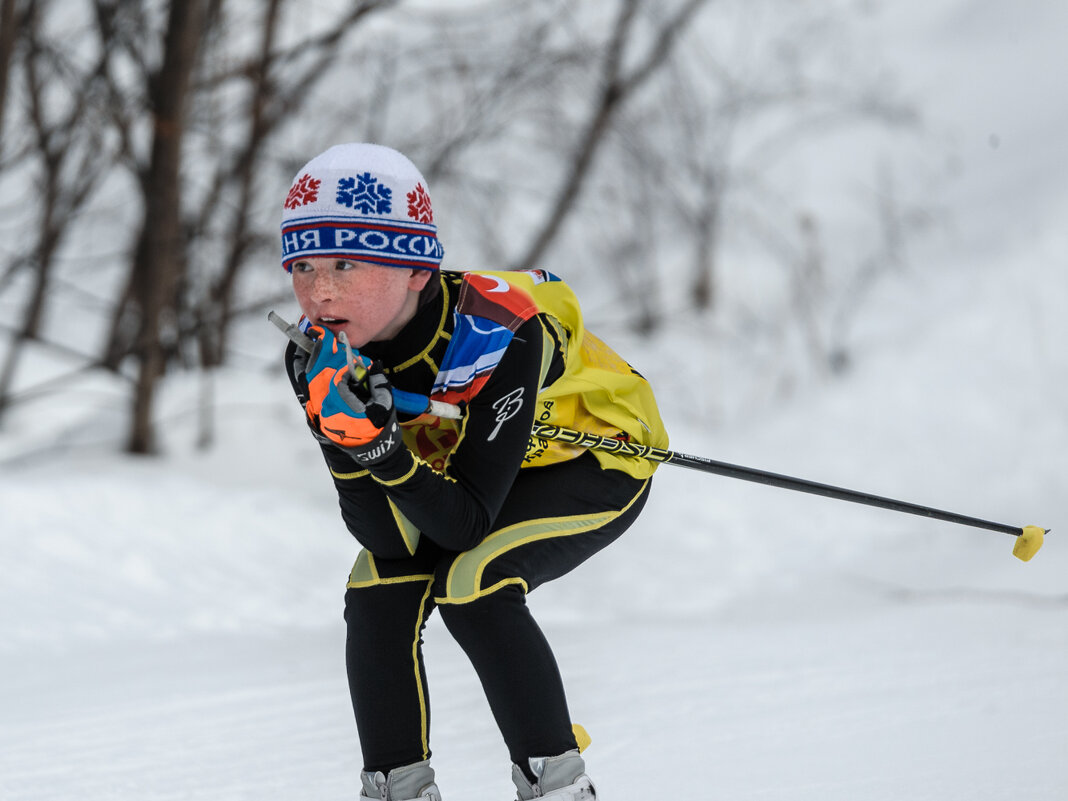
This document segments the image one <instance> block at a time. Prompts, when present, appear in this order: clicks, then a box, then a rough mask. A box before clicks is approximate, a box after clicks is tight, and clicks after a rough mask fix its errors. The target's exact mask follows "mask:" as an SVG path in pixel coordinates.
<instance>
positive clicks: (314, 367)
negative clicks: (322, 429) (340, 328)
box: [293, 325, 347, 429]
mask: <svg viewBox="0 0 1068 801" xmlns="http://www.w3.org/2000/svg"><path fill="white" fill-rule="evenodd" d="M307 334H308V336H310V337H312V338H314V339H315V344H314V345H312V349H311V353H309V354H307V356H305V355H304V354H303V352H301V351H298V352H297V356H296V358H295V359H294V360H293V369H294V370H302V371H303V373H304V381H305V383H306V384H307V387H308V392H307V398H308V401H307V403H306V404H305V406H304V410H305V411H306V412H307V413H308V419H309V420H310V421H311V422H312V423H314V428H316V429H318V427H319V425H318V424H319V410H320V406H321V404H322V399H323V398H324V397H326V393H327V390H328V389H329V386H328V385H329V383H330V382H331V381H332V380H333V378H334V374H335V373H336V372H337V371H338V370H341V369H344V368H345V367H346V366H347V361H346V357H345V349H344V348H343V347H342V346H341V343H340V342H338V341H337V338H336V337H335V336H334V332H333V331H331V330H330V329H329V328H323V327H321V326H318V325H313V326H311V327H310V328H309V329H308V330H307Z"/></svg>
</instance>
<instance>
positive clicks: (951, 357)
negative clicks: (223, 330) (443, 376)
mask: <svg viewBox="0 0 1068 801" xmlns="http://www.w3.org/2000/svg"><path fill="white" fill-rule="evenodd" d="M895 5H897V4H895ZM900 5H901V6H905V5H907V6H908V9H904V8H901V7H897V8H894V9H889V10H887V11H886V13H885V14H884V15H883V16H882V17H881V19H882V22H881V23H880V24H881V25H882V26H883V27H882V28H880V29H879V36H880V37H881V39H880V41H881V43H882V47H883V50H884V54H886V55H887V56H889V57H890V58H892V59H894V60H895V61H896V64H895V66H896V67H897V68H898V69H900V70H901V71H902V74H903V76H904V79H905V80H906V81H908V82H910V83H912V84H913V85H914V86H915V87H916V88H922V89H923V91H924V92H925V93H926V94H927V101H928V102H929V104H930V107H931V108H932V109H933V111H934V112H937V113H936V114H934V116H935V118H936V119H938V120H941V121H942V123H943V124H944V125H945V128H946V130H952V131H954V132H955V135H956V136H958V137H959V138H960V150H959V152H960V154H961V156H960V158H961V163H962V166H961V172H960V175H959V179H958V181H957V182H956V183H955V184H954V186H953V187H952V189H951V192H952V195H951V197H950V199H949V202H950V204H951V206H952V208H953V209H954V220H955V226H954V229H953V231H952V232H951V234H947V235H945V236H942V237H940V238H937V239H935V240H932V241H929V242H928V243H927V244H926V245H925V249H923V250H917V251H915V252H913V253H912V254H911V258H912V261H913V262H915V263H918V264H922V263H924V262H927V263H936V262H937V263H938V264H940V265H942V266H943V269H940V270H938V271H932V272H931V273H930V274H923V273H922V272H920V271H917V272H913V273H910V274H909V275H906V276H903V277H901V278H900V279H899V280H897V281H895V282H890V283H888V284H887V285H886V286H884V287H883V288H882V289H881V290H880V293H881V294H880V296H879V299H878V303H877V304H873V306H872V308H871V311H870V312H869V319H867V320H866V321H865V323H864V328H863V330H862V331H860V334H859V339H858V342H859V343H860V352H859V353H858V354H857V358H856V365H857V366H856V368H855V369H854V370H852V371H851V372H850V373H848V374H847V375H845V376H843V377H841V378H839V379H835V380H834V381H831V382H827V383H824V384H815V383H814V384H812V385H804V386H800V387H798V388H797V389H796V391H795V393H794V396H793V397H792V399H791V401H790V403H789V404H788V405H784V406H783V407H782V408H780V409H777V410H776V411H775V412H774V413H767V412H763V411H761V412H760V413H754V414H752V415H749V416H745V417H742V418H740V419H738V420H737V421H735V422H734V423H733V424H732V425H731V426H730V427H728V428H721V429H709V428H707V427H705V426H702V425H700V424H699V421H696V420H693V419H692V418H691V417H690V415H688V414H687V413H686V409H687V404H688V403H689V399H688V398H687V397H686V392H692V391H695V390H696V389H698V388H695V387H690V388H688V389H687V390H686V391H683V390H681V389H680V388H676V387H673V386H671V385H670V384H669V383H668V378H667V375H666V373H665V374H664V375H663V376H662V377H658V373H659V372H660V371H661V370H665V371H666V369H667V366H669V365H670V363H671V356H670V353H661V352H658V351H657V350H656V349H654V348H652V347H649V346H643V345H641V344H639V343H629V344H627V343H625V342H618V343H614V344H618V345H619V346H620V348H621V349H622V350H624V351H625V352H626V353H627V354H628V356H632V358H633V361H634V362H635V364H636V365H637V366H638V367H639V368H640V369H642V370H643V372H645V373H647V374H649V375H650V376H651V377H652V378H653V380H654V383H655V384H656V385H657V386H662V387H667V388H668V389H667V391H662V397H663V406H664V409H665V412H666V414H667V417H668V420H669V423H670V426H669V427H670V430H671V432H672V437H673V444H674V446H675V447H676V448H678V449H679V450H682V451H685V452H690V453H696V454H701V455H708V456H712V457H714V458H718V459H722V460H725V461H731V462H737V463H741V464H746V465H750V466H754V467H760V468H765V469H769V470H774V471H776V472H783V473H790V474H795V475H801V476H804V477H806V478H811V479H815V480H819V481H825V482H828V483H836V484H842V485H845V486H849V487H853V488H856V489H861V490H868V491H872V492H877V493H880V494H884V495H891V496H895V497H902V498H906V499H909V500H913V501H916V502H919V503H927V504H930V505H934V506H939V507H941V508H948V509H951V510H954V511H959V512H963V513H966V514H972V515H976V516H980V517H987V518H991V519H995V520H1001V521H1004V522H1008V523H1012V524H1020V525H1023V524H1028V523H1035V524H1040V525H1045V526H1049V527H1052V528H1054V529H1055V530H1054V532H1053V533H1052V534H1051V535H1050V536H1049V538H1048V541H1047V544H1046V547H1045V549H1044V550H1043V551H1042V552H1040V553H1039V554H1038V556H1036V557H1035V559H1034V560H1033V561H1032V562H1030V563H1028V564H1023V563H1021V562H1019V561H1017V560H1015V559H1014V558H1013V557H1012V556H1011V553H1010V551H1011V547H1012V539H1011V538H1010V537H1008V536H1006V535H1002V534H996V533H992V532H985V531H980V530H974V529H967V528H962V527H956V526H951V525H948V524H943V523H936V522H932V521H927V520H922V519H919V518H914V517H909V516H904V515H896V514H892V513H889V512H884V511H880V510H873V509H867V508H863V507H858V506H850V505H847V504H844V503H840V502H832V501H827V500H824V499H819V498H812V497H809V496H804V495H799V494H795V493H789V492H786V491H783V490H773V489H768V488H765V487H761V486H756V485H750V484H745V483H743V482H739V481H730V480H728V479H723V478H718V477H714V476H707V475H703V474H700V473H696V472H690V471H686V470H682V469H679V468H672V467H664V468H662V469H661V470H660V471H659V472H658V474H657V478H656V485H655V489H654V493H653V497H652V499H651V501H650V504H649V506H648V507H647V511H646V512H645V513H644V514H643V517H642V518H641V520H640V521H639V522H638V524H637V525H636V526H635V527H634V528H633V529H632V530H631V532H629V533H628V534H627V536H625V537H624V538H623V539H621V540H620V541H619V542H618V543H616V544H615V545H613V547H612V548H610V549H608V550H607V551H606V552H604V553H603V554H601V555H599V556H598V558H597V559H595V560H592V561H591V562H590V563H588V564H587V565H585V566H583V567H582V568H580V569H579V570H578V571H576V572H575V573H574V574H573V575H571V576H569V577H567V578H566V579H563V580H561V581H560V582H557V583H554V584H551V585H548V586H546V587H543V588H542V589H540V590H538V592H536V593H534V594H533V595H532V596H531V599H530V602H531V604H532V607H533V608H534V610H535V613H536V614H537V615H538V617H539V620H540V621H541V622H542V624H543V627H544V628H545V630H546V632H547V634H548V636H549V638H550V640H551V641H552V642H553V643H554V644H555V645H556V647H557V649H558V657H559V661H560V664H561V667H562V670H563V671H564V674H565V678H566V681H567V683H568V687H569V691H570V696H571V703H572V711H573V714H574V717H575V719H576V720H577V721H579V722H581V723H582V724H583V725H585V726H586V728H587V729H589V731H590V733H591V735H592V736H593V739H594V743H593V746H592V748H591V749H590V751H589V752H588V753H587V756H588V762H589V767H590V771H591V773H592V775H593V777H594V779H595V781H596V782H597V783H598V786H599V787H600V789H601V791H602V794H603V795H604V797H606V798H609V799H613V798H614V799H640V798H648V797H650V796H651V795H654V794H657V793H663V794H664V797H665V798H674V797H679V798H702V799H703V798H709V799H715V798H732V799H756V800H760V801H763V800H765V799H784V800H785V799H791V800H801V801H809V800H810V801H834V800H835V799H842V801H846V800H847V799H849V801H853V800H854V799H866V801H881V800H882V799H886V801H891V800H893V801H899V800H900V799H940V800H943V799H968V800H969V801H973V800H974V799H991V801H993V800H995V799H998V800H1000V799H1013V801H1020V800H1021V799H1036V800H1038V799H1042V801H1047V800H1048V799H1059V798H1068V766H1066V765H1065V760H1064V758H1063V757H1064V754H1065V753H1068V682H1066V681H1065V680H1064V676H1063V670H1064V666H1065V664H1068V579H1066V578H1065V577H1066V576H1068V548H1066V547H1065V546H1064V545H1062V537H1063V536H1068V493H1066V492H1065V477H1066V476H1068V415H1066V414H1065V411H1064V410H1065V409H1066V408H1068V362H1066V360H1065V357H1064V355H1063V343H1064V342H1066V341H1068V322H1066V319H1065V315H1064V309H1065V308H1066V306H1068V274H1066V272H1065V269H1064V268H1065V262H1066V259H1068V234H1066V233H1065V231H1064V229H1063V225H1062V222H1063V219H1064V215H1065V213H1066V212H1068V193H1066V191H1065V189H1066V187H1068V181H1066V180H1065V177H1066V176H1065V173H1064V171H1065V169H1068V158H1065V152H1064V145H1063V136H1062V135H1061V132H1063V131H1064V130H1065V127H1066V124H1068V119H1066V116H1068V114H1066V111H1065V107H1064V105H1063V104H1059V103H1058V101H1057V98H1058V97H1059V94H1058V91H1059V90H1058V91H1055V87H1054V86H1053V84H1054V83H1056V82H1057V81H1058V80H1059V78H1058V77H1057V76H1063V75H1064V74H1065V70H1064V68H1065V66H1068V65H1066V64H1065V63H1064V57H1063V56H1059V58H1060V63H1059V64H1056V63H1054V62H1051V60H1050V59H1051V58H1053V56H1050V55H1048V54H1050V53H1055V52H1056V53H1059V44H1058V43H1059V41H1060V38H1058V36H1057V34H1058V32H1061V33H1063V31H1064V30H1068V11H1065V10H1058V7H1057V6H1056V5H1055V4H1048V3H1039V2H1024V3H1020V4H1014V9H1016V12H1015V13H1014V15H1013V16H1012V17H1011V18H1008V17H1004V16H1003V14H1004V12H1003V8H1004V4H1000V3H991V2H974V1H973V2H964V1H963V0H942V2H939V3H932V4H926V5H925V6H924V8H925V10H924V11H920V10H919V9H918V8H917V7H915V5H914V4H900ZM1054 44H1056V45H1057V46H1056V48H1054V47H1053V45H1054ZM1055 67H1056V69H1054V68H1055ZM1021 87H1023V88H1022V89H1021ZM992 136H994V137H995V139H993V140H992V139H991V137H992ZM992 141H996V143H997V146H996V147H994V146H992V144H991V142H992ZM287 311H289V310H287ZM264 332H265V333H264V338H265V341H266V342H267V343H268V344H267V345H265V347H268V346H274V345H275V344H277V343H276V339H275V338H276V334H275V333H274V332H273V331H272V330H270V329H269V328H268V326H267V325H266V324H264ZM693 336H695V334H694V333H693V332H690V331H685V330H678V331H674V332H671V334H670V336H669V337H667V338H666V340H665V341H664V342H662V343H660V346H661V347H671V348H678V347H685V346H686V344H687V343H688V341H689V339H688V338H690V337H693ZM41 369H42V370H44V369H45V368H44V367H42V368H41ZM83 389H84V388H83ZM200 389H201V388H200V387H197V386H192V385H188V384H185V383H181V382H176V383H174V384H173V385H170V386H168V387H167V388H166V391H165V392H164V393H163V394H164V397H165V398H166V401H165V403H166V408H165V409H164V410H163V414H165V415H166V419H167V420H168V442H169V450H170V454H171V456H170V458H168V459H167V460H129V459H124V458H120V457H117V456H115V455H113V454H114V443H115V442H116V441H118V438H119V436H120V432H121V417H122V409H121V408H115V401H116V399H117V398H118V397H120V396H119V395H118V394H117V391H116V390H115V389H114V388H113V387H109V386H107V385H106V384H105V383H103V382H102V383H101V385H100V386H99V387H95V388H92V390H93V391H88V390H85V391H84V392H83V393H82V394H81V395H80V396H79V398H78V401H79V402H73V401H72V399H71V398H69V397H67V398H62V399H60V400H59V401H55V400H50V399H42V401H41V403H40V404H37V405H31V406H28V407H24V408H22V409H20V411H19V415H20V419H19V420H18V425H17V426H16V427H14V428H13V430H11V431H8V432H5V433H4V435H3V438H2V439H0V564H2V565H3V566H4V567H3V572H2V573H0V576H2V578H0V632H2V634H3V636H2V638H0V676H2V678H3V681H2V682H0V798H3V799H26V800H27V801H29V800H30V799H40V800H41V801H53V800H56V801H58V799H68V798H79V799H83V800H84V801H97V800H98V799H99V800H110V799H139V801H168V800H169V799H213V800H215V799H217V800H218V801H233V800H235V799H250V800H251V799H255V800H256V801H273V800H275V799H278V800H279V801H281V800H282V799H287V800H288V799H304V798H308V799H327V798H336V799H343V798H350V799H351V798H355V797H356V796H357V794H358V791H357V789H356V787H357V773H358V770H359V767H360V764H359V758H358V748H357V745H356V741H355V727H354V725H353V723H352V715H351V711H350V709H349V706H348V698H347V688H346V684H345V677H344V667H343V661H344V657H343V647H344V626H343V624H342V622H341V619H340V612H341V597H342V594H343V587H344V581H345V578H346V576H347V573H348V569H349V567H350V565H351V562H352V559H353V558H354V555H355V552H356V547H355V544H354V543H353V542H352V541H351V539H350V538H349V537H348V535H347V534H345V533H344V531H343V530H342V527H341V526H340V522H339V519H338V515H337V512H336V499H335V498H334V497H333V493H332V489H331V487H330V484H329V482H328V481H327V480H326V479H325V476H324V473H323V470H322V467H321V465H320V464H319V460H318V456H317V455H316V453H315V448H314V446H313V443H311V441H310V440H309V439H308V438H307V435H306V433H305V432H304V430H303V426H302V424H301V423H300V420H299V416H298V412H299V410H297V409H296V408H295V406H294V404H293V403H292V401H291V400H290V398H289V391H288V389H287V387H286V385H285V381H284V378H283V377H282V376H281V375H279V374H278V373H277V371H274V372H271V373H264V372H263V371H262V370H259V369H246V370H242V369H240V368H233V369H231V370H229V371H227V372H226V373H225V374H222V375H220V376H218V377H217V385H216V386H215V393H216V396H217V397H218V398H222V399H225V400H224V401H222V402H221V404H220V413H219V419H218V423H219V437H220V440H221V442H220V445H219V447H218V448H216V449H215V450H213V451H211V452H209V453H200V452H197V451H195V450H193V449H192V448H191V447H190V446H189V443H190V442H191V441H192V440H193V438H194V432H193V428H194V416H193V415H192V414H191V413H190V409H191V408H193V407H194V406H195V403H196V398H197V395H198V392H199V391H200ZM707 391H708V392H710V393H721V392H725V391H729V388H724V387H722V386H709V387H708V388H707ZM42 419H43V420H46V421H47V423H48V425H49V426H52V428H53V430H54V428H55V427H56V426H58V427H60V428H63V427H64V426H66V425H68V424H69V423H71V422H72V421H81V422H82V428H81V429H80V430H81V432H82V433H80V434H78V435H77V436H76V437H73V441H71V442H68V443H67V445H65V446H62V447H58V448H50V449H49V450H47V451H37V450H35V449H34V448H35V444H36V443H39V442H46V441H49V438H48V437H46V436H44V434H43V433H42V430H43V424H42V422H41V421H42ZM427 659H428V663H429V671H430V682H431V693H432V698H433V710H434V729H433V740H432V745H433V747H434V750H435V758H434V759H435V764H436V766H437V768H438V771H439V783H440V784H441V786H442V788H443V790H444V791H445V792H446V797H447V798H450V799H453V798H462V799H465V801H491V800H492V799H497V801H501V800H502V799H507V798H511V797H512V793H513V791H512V789H511V784H510V782H509V780H508V766H507V754H506V752H505V750H504V747H503V745H502V744H501V742H500V741H499V735H498V734H497V733H496V731H495V728H494V726H493V723H492V720H491V718H490V715H489V712H488V709H487V708H486V705H485V702H484V701H483V700H482V697H481V692H480V688H479V686H478V683H477V680H476V679H475V678H474V677H473V675H472V674H471V671H470V669H469V667H468V665H467V664H466V661H465V658H464V657H463V655H462V654H461V653H460V652H459V651H458V649H457V648H456V646H455V645H454V644H453V643H452V642H451V641H450V640H449V638H448V636H447V633H446V632H445V630H444V628H442V627H441V626H440V625H439V623H438V621H433V622H432V624H431V626H430V628H429V630H428V633H427Z"/></svg>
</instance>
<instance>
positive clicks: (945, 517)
mask: <svg viewBox="0 0 1068 801" xmlns="http://www.w3.org/2000/svg"><path fill="white" fill-rule="evenodd" d="M267 316H268V319H270V320H271V322H273V323H274V324H275V325H276V326H278V328H279V329H280V330H281V331H282V332H283V333H285V334H286V336H288V337H289V338H290V339H292V340H293V342H295V343H296V344H297V346H298V347H300V348H303V349H304V350H309V351H310V350H311V345H312V339H311V337H309V336H307V335H306V334H304V333H303V332H302V331H300V329H299V328H297V326H295V325H292V324H289V323H287V322H286V321H285V320H283V319H282V318H281V317H279V316H278V315H277V314H275V313H274V312H273V311H272V312H270V314H268V315H267ZM393 395H394V401H395V403H396V405H397V409H398V410H400V411H403V412H406V413H408V414H433V415H435V416H438V417H446V418H450V419H458V418H459V417H460V415H461V412H460V409H459V407H457V406H454V405H452V404H450V403H442V402H440V401H431V400H430V399H429V398H426V397H424V396H422V395H417V394H414V393H411V392H401V391H399V390H394V391H393ZM531 434H532V435H533V436H534V437H536V438H538V439H541V440H552V441H555V442H564V443H567V444H569V445H574V446H575V447H577V448H584V449H586V450H597V451H605V452H607V453H614V454H616V455H619V456H629V457H633V458H637V459H648V460H649V461H653V462H661V463H663V464H673V465H678V466H679V467H688V468H690V469H692V470H700V471H701V472H703V473H713V474H715V475H720V476H726V477H727V478H737V479H741V480H743V481H752V482H755V483H757V484H765V485H767V486H770V487H779V488H780V489H789V490H795V491H797V492H806V493H809V494H811V495H820V496H822V497H824V498H833V499H835V500H840V501H849V502H851V503H858V504H863V505H865V506H875V507H878V508H880V509H889V510H890V511H893V512H903V513H905V514H912V515H919V516H921V517H929V518H932V519H934V520H941V521H943V522H947V523H957V524H959V525H963V526H971V527H973V528H981V529H987V530H989V531H997V532H1001V533H1003V534H1011V535H1012V536H1014V537H1016V543H1015V544H1014V545H1013V548H1012V553H1013V556H1015V557H1016V558H1017V559H1020V560H1022V561H1024V562H1027V561H1029V560H1030V559H1031V557H1033V556H1034V555H1035V554H1036V553H1038V549H1039V548H1041V547H1042V543H1043V542H1044V540H1045V535H1046V534H1048V533H1049V531H1050V529H1045V528H1042V527H1041V526H1022V527H1021V526H1010V525H1008V524H1006V523H997V522H994V521H992V520H983V519H981V518H978V517H971V516H969V515H962V514H957V513H956V512H947V511H945V510H943V509H935V508H933V507H930V506H921V505H920V504H916V503H911V502H909V501H899V500H895V499H893V498H885V497H883V496H880V495H872V494H870V493H867V492H858V491H857V490H851V489H846V488H844V487H836V486H833V485H831V484H820V483H818V482H816V481H809V480H808V479H804V478H795V477H793V476H786V475H782V474H779V473H769V472H767V471H766V470H757V469H756V468H752V467H743V466H742V465H736V464H730V463H728V462H719V461H716V460H715V459H708V458H706V457H704V456H691V455H689V454H685V453H679V452H678V451H672V450H667V449H665V448H654V447H652V446H649V445H638V444H636V443H633V442H627V441H626V440H622V439H616V438H615V437H603V436H599V435H597V434H588V433H586V432H583V431H575V430H574V429H570V428H563V427H562V426H554V425H548V424H546V423H537V422H535V423H534V427H533V429H532V431H531Z"/></svg>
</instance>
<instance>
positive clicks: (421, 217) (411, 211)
mask: <svg viewBox="0 0 1068 801" xmlns="http://www.w3.org/2000/svg"><path fill="white" fill-rule="evenodd" d="M408 216H409V217H411V218H412V219H413V220H417V221H418V222H421V223H432V222H434V210H433V209H431V208H430V195H428V194H427V193H426V189H425V188H424V187H423V185H422V184H416V187H415V189H413V190H412V191H411V192H409V193H408Z"/></svg>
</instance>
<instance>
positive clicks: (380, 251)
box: [282, 217, 445, 272]
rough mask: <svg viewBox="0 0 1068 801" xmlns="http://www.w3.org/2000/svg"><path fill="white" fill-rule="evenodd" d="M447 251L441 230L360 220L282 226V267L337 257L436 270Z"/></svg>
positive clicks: (313, 219) (293, 222)
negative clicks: (309, 259)
mask: <svg viewBox="0 0 1068 801" xmlns="http://www.w3.org/2000/svg"><path fill="white" fill-rule="evenodd" d="M444 255H445V249H444V248H443V247H442V246H441V243H440V242H439V241H438V231H437V226H435V225H427V224H423V223H416V222H401V221H397V220H389V221H385V220H381V219H373V218H358V217H305V218H301V219H295V220H287V221H286V222H284V223H282V266H283V267H284V268H285V269H286V271H287V272H288V271H291V270H292V267H293V263H294V262H297V261H300V260H301V259H307V258H312V257H315V256H335V257H339V258H347V259H352V260H354V261H367V262H371V263H374V264H383V265H386V266H390V267H410V268H414V269H423V270H436V269H438V267H439V266H440V265H441V259H442V257H443V256H444Z"/></svg>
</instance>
